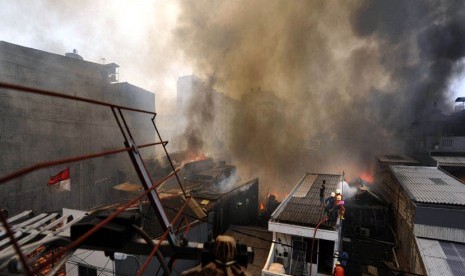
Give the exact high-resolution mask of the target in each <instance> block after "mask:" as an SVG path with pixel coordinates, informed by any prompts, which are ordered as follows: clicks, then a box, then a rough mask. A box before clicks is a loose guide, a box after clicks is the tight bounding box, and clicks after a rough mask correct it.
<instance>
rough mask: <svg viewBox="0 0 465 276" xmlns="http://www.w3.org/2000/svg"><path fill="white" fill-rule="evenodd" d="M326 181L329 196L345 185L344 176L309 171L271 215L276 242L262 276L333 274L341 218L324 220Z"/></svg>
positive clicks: (271, 226) (272, 230)
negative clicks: (323, 195)
mask: <svg viewBox="0 0 465 276" xmlns="http://www.w3.org/2000/svg"><path fill="white" fill-rule="evenodd" d="M323 180H326V195H328V194H329V193H330V192H331V191H335V190H336V189H341V188H342V180H343V178H342V176H341V175H335V174H311V173H306V174H305V175H304V177H303V178H302V179H301V180H300V181H299V183H297V185H296V186H295V187H294V189H293V190H292V191H291V192H290V193H289V195H288V196H287V197H286V198H285V199H284V200H283V202H282V203H281V204H280V205H279V206H278V208H277V209H276V210H275V212H274V213H273V214H272V215H271V219H270V220H269V222H268V230H269V231H271V232H273V244H272V246H271V248H270V251H269V255H268V259H267V262H266V264H265V266H264V267H263V269H262V275H263V276H271V275H309V273H310V269H311V270H312V273H311V275H317V274H318V275H332V272H333V267H334V265H335V262H336V260H337V257H336V255H337V254H338V253H339V248H340V242H341V220H340V219H339V218H338V219H337V221H335V222H329V221H326V220H325V216H324V207H323V205H322V203H321V202H320V198H319V194H320V187H321V184H322V183H323ZM312 252H313V254H312ZM310 263H311V264H312V267H311V268H310ZM276 268H278V269H276Z"/></svg>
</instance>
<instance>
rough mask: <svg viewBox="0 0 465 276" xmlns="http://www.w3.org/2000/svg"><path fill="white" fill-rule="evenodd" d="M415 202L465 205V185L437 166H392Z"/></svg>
mask: <svg viewBox="0 0 465 276" xmlns="http://www.w3.org/2000/svg"><path fill="white" fill-rule="evenodd" d="M391 169H392V171H393V172H394V175H395V177H396V178H397V179H398V180H399V183H400V184H401V185H402V187H403V188H404V189H405V191H406V192H407V194H408V195H409V197H410V199H411V200H412V201H413V202H415V203H427V204H428V203H432V204H448V205H465V185H464V184H463V183H462V182H460V181H458V180H457V179H455V178H454V177H452V176H450V175H448V174H446V173H444V172H442V171H440V170H439V169H438V168H435V167H411V166H392V167H391Z"/></svg>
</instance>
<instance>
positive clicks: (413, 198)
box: [381, 166, 465, 275]
mask: <svg viewBox="0 0 465 276" xmlns="http://www.w3.org/2000/svg"><path fill="white" fill-rule="evenodd" d="M381 188H382V189H383V192H384V195H385V196H386V197H387V199H388V201H389V202H390V203H391V204H392V208H393V211H394V217H395V226H396V231H395V232H396V235H397V240H398V242H399V246H398V250H397V252H396V253H397V255H398V256H397V259H398V260H405V261H406V262H407V263H406V264H405V265H406V267H403V269H406V270H408V271H411V272H414V273H419V274H428V275H438V274H436V272H437V269H441V267H440V266H439V264H437V260H436V259H431V258H430V256H427V255H428V254H427V253H425V246H427V244H430V245H431V246H433V247H435V246H436V247H437V245H438V243H442V242H443V241H444V242H448V243H456V244H457V246H458V247H461V246H462V245H463V244H465V222H464V220H463V219H461V218H463V217H465V184H464V183H462V182H460V181H459V180H458V179H457V178H455V177H453V176H451V175H449V174H448V173H446V172H444V171H442V170H440V169H439V168H437V167H419V166H391V167H390V169H389V173H388V174H386V175H385V176H384V177H383V181H382V186H381ZM434 241H436V242H438V243H434ZM437 248H439V247H437ZM431 250H433V249H431ZM426 251H427V252H429V250H426ZM438 252H439V251H436V253H434V254H433V256H438V257H441V256H442V257H444V255H441V254H439V253H438ZM438 254H439V255H438ZM446 254H448V253H446ZM448 262H449V261H447V263H448ZM442 264H445V262H442ZM432 267H435V269H432ZM450 269H451V270H450V271H452V270H454V269H455V268H452V267H451V268H450ZM441 271H443V272H445V271H446V270H441ZM463 272H465V271H463ZM463 272H462V274H463ZM441 275H457V274H454V273H449V274H447V273H446V274H441ZM459 275H461V274H460V273H459Z"/></svg>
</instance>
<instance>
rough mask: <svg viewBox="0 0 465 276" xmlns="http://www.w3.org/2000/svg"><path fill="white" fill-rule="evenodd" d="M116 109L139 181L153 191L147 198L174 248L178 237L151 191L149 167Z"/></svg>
mask: <svg viewBox="0 0 465 276" xmlns="http://www.w3.org/2000/svg"><path fill="white" fill-rule="evenodd" d="M115 109H118V108H112V110H113V114H114V115H115V120H116V121H117V122H118V126H119V128H120V131H121V133H122V134H123V136H124V138H125V141H124V145H125V146H126V147H127V148H131V149H132V150H130V151H128V154H129V158H130V159H131V162H132V164H133V166H134V169H135V170H136V172H137V175H138V176H139V180H140V182H141V184H142V186H144V189H145V190H146V191H147V190H151V192H150V193H148V194H147V198H148V200H149V201H150V204H151V206H152V208H153V211H154V212H155V215H156V216H157V218H158V220H159V221H160V226H161V227H162V229H163V231H166V230H169V235H168V241H169V242H170V244H171V245H172V246H176V245H177V239H176V235H175V234H174V232H173V230H172V227H171V224H170V221H169V219H168V217H167V216H166V213H165V211H164V210H163V206H162V204H161V201H160V198H159V197H158V194H157V192H156V191H155V190H152V189H151V188H152V187H153V180H152V178H151V177H150V174H149V173H148V170H147V167H146V166H145V162H144V160H143V159H142V156H141V155H140V152H139V151H138V150H137V146H136V142H135V141H134V139H133V137H132V134H131V130H130V129H129V127H128V125H127V123H126V120H125V118H124V115H123V113H122V112H121V110H120V109H118V115H119V116H117V114H116V112H115ZM125 134H126V135H125ZM173 172H174V174H175V175H176V170H173Z"/></svg>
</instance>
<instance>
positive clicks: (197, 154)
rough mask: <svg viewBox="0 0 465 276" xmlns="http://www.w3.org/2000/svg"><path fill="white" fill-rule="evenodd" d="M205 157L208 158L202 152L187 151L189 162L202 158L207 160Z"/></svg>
mask: <svg viewBox="0 0 465 276" xmlns="http://www.w3.org/2000/svg"><path fill="white" fill-rule="evenodd" d="M205 159H207V156H206V155H205V154H204V153H202V152H197V151H189V152H187V153H186V161H187V162H192V161H200V160H205Z"/></svg>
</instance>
